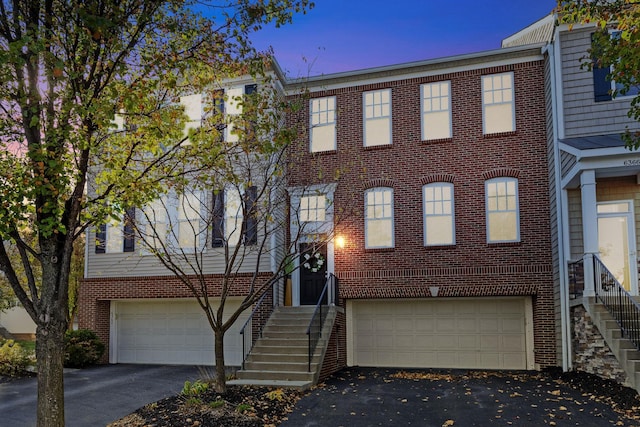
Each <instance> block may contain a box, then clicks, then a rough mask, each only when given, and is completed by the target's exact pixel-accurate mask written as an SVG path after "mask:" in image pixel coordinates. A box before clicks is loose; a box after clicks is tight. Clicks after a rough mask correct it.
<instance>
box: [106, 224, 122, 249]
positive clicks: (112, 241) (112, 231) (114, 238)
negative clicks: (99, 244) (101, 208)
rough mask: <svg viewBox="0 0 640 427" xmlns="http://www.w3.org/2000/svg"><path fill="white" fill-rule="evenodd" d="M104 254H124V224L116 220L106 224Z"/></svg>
mask: <svg viewBox="0 0 640 427" xmlns="http://www.w3.org/2000/svg"><path fill="white" fill-rule="evenodd" d="M104 240H105V242H104V252H105V253H107V254H116V253H122V252H124V223H123V222H122V221H118V220H116V219H113V218H111V220H110V221H109V222H108V223H107V224H105V239H104Z"/></svg>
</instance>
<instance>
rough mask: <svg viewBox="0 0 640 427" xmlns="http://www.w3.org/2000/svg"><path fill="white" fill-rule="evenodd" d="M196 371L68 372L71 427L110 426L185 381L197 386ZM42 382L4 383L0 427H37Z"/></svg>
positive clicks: (108, 368)
mask: <svg viewBox="0 0 640 427" xmlns="http://www.w3.org/2000/svg"><path fill="white" fill-rule="evenodd" d="M199 377H200V376H199V373H198V369H197V368H196V367H195V366H163V365H104V366H97V367H92V368H87V369H66V370H65V375H64V381H65V383H64V390H65V393H64V395H65V421H66V425H67V427H86V426H105V425H107V424H108V423H110V422H113V421H115V420H117V419H120V418H122V417H124V416H126V415H128V414H130V413H132V412H133V411H135V410H136V409H138V408H140V407H142V406H144V405H146V404H147V403H151V402H155V401H156V400H160V399H163V398H165V397H169V396H172V395H175V394H177V393H179V392H180V390H182V387H183V386H184V382H185V381H186V380H191V381H195V380H196V379H198V378H199ZM36 395H37V379H36V378H35V377H34V378H21V379H17V380H14V381H11V382H8V383H2V384H0V426H2V427H4V426H7V427H9V426H11V427H18V426H19V427H29V426H35V425H36Z"/></svg>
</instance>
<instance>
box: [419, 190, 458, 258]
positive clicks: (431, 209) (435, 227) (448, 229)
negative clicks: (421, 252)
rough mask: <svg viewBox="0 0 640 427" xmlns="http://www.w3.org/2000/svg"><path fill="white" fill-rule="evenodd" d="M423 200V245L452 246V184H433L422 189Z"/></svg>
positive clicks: (453, 223)
mask: <svg viewBox="0 0 640 427" xmlns="http://www.w3.org/2000/svg"><path fill="white" fill-rule="evenodd" d="M422 195H423V200H424V245H425V246H439V245H454V244H455V240H456V239H455V220H454V218H455V215H454V207H453V184H451V183H448V182H434V183H432V184H427V185H425V186H423V187H422Z"/></svg>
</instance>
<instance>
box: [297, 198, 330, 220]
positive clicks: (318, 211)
mask: <svg viewBox="0 0 640 427" xmlns="http://www.w3.org/2000/svg"><path fill="white" fill-rule="evenodd" d="M326 202H327V197H326V196H325V195H324V194H322V195H317V196H315V195H314V196H303V197H302V198H301V199H300V213H299V215H300V222H319V221H324V220H325V218H326V211H327V208H326Z"/></svg>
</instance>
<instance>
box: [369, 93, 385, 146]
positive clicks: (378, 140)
mask: <svg viewBox="0 0 640 427" xmlns="http://www.w3.org/2000/svg"><path fill="white" fill-rule="evenodd" d="M363 98H364V146H365V147H373V146H376V145H388V144H391V89H384V90H376V91H372V92H365V93H364V94H363Z"/></svg>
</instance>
